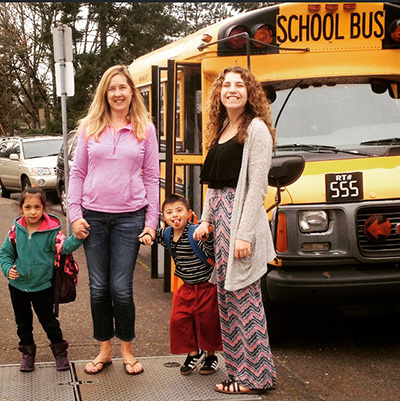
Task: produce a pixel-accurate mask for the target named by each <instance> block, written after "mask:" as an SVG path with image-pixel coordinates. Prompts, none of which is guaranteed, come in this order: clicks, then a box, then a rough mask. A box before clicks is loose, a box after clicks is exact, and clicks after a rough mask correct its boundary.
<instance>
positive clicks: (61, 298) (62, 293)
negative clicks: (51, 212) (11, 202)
mask: <svg viewBox="0 0 400 401" xmlns="http://www.w3.org/2000/svg"><path fill="white" fill-rule="evenodd" d="M8 238H9V240H10V242H11V244H12V246H13V248H14V252H15V259H14V261H15V260H16V259H17V256H18V253H17V244H16V233H15V226H14V225H13V226H12V227H11V229H10V231H9V233H8ZM64 241H65V234H64V233H63V232H62V231H61V230H60V231H58V233H57V236H56V243H55V246H56V252H55V256H54V271H53V278H52V279H51V284H52V289H53V296H54V314H55V315H56V317H58V311H59V304H66V303H69V302H73V301H75V299H76V285H77V282H78V272H79V266H78V263H76V261H75V259H74V256H73V255H72V253H67V254H64V255H62V254H61V250H62V247H63V244H64Z"/></svg>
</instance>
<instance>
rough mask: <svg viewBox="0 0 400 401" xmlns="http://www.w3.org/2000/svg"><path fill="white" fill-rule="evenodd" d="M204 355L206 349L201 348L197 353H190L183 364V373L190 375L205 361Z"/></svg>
mask: <svg viewBox="0 0 400 401" xmlns="http://www.w3.org/2000/svg"><path fill="white" fill-rule="evenodd" d="M204 356H205V354H204V351H202V350H201V349H199V352H198V353H197V355H193V356H190V355H189V354H188V355H187V357H186V360H185V362H184V364H183V365H182V366H181V374H182V375H190V374H191V373H192V372H193V371H194V370H195V369H196V367H197V365H199V364H200V363H201V362H203V359H204Z"/></svg>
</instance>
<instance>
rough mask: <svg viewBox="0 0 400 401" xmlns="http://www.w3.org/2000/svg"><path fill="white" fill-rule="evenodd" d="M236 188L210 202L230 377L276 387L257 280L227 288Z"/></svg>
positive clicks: (251, 384) (255, 386) (216, 192)
mask: <svg viewBox="0 0 400 401" xmlns="http://www.w3.org/2000/svg"><path fill="white" fill-rule="evenodd" d="M234 200H235V189H233V188H223V189H220V190H218V189H217V190H214V195H213V197H212V198H211V199H210V208H211V210H212V225H213V230H214V241H215V242H214V248H215V261H216V264H215V268H216V269H217V289H218V307H219V314H220V322H221V333H222V342H223V347H224V358H225V364H226V369H227V372H228V375H229V376H230V378H232V379H236V380H237V381H238V382H239V383H240V384H241V385H243V386H246V387H248V388H250V389H268V388H270V387H272V386H274V385H275V384H276V372H275V365H274V362H273V359H272V355H271V349H270V346H269V339H268V332H267V321H266V317H265V311H264V307H263V303H262V296H261V286H260V282H259V281H257V282H255V283H253V284H252V285H250V286H248V287H246V288H243V289H241V290H238V291H226V290H225V289H224V284H225V276H226V266H227V263H228V253H229V243H230V222H231V217H232V209H233V204H234Z"/></svg>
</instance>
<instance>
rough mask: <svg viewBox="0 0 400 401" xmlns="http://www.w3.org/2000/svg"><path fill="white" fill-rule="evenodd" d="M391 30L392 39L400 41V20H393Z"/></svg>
mask: <svg viewBox="0 0 400 401" xmlns="http://www.w3.org/2000/svg"><path fill="white" fill-rule="evenodd" d="M389 32H390V37H391V38H392V40H394V41H395V42H400V20H398V19H396V20H394V21H393V22H392V24H391V25H390V28H389Z"/></svg>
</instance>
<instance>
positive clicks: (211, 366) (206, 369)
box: [200, 355, 218, 375]
mask: <svg viewBox="0 0 400 401" xmlns="http://www.w3.org/2000/svg"><path fill="white" fill-rule="evenodd" d="M217 369H218V358H217V356H216V355H209V356H208V357H207V358H206V359H204V363H203V366H202V367H201V369H200V374H201V375H212V374H213V373H215V372H216V371H217Z"/></svg>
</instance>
